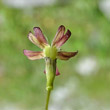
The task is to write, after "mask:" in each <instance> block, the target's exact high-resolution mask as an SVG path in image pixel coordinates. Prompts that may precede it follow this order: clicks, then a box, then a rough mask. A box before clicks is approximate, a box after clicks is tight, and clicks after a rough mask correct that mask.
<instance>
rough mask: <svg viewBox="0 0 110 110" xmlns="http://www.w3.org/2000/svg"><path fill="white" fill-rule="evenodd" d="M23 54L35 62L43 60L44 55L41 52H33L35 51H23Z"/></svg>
mask: <svg viewBox="0 0 110 110" xmlns="http://www.w3.org/2000/svg"><path fill="white" fill-rule="evenodd" d="M23 53H24V55H26V56H27V58H28V59H30V60H37V59H42V58H44V53H43V52H35V51H30V50H24V51H23Z"/></svg>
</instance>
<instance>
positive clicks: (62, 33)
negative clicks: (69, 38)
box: [52, 25, 65, 46]
mask: <svg viewBox="0 0 110 110" xmlns="http://www.w3.org/2000/svg"><path fill="white" fill-rule="evenodd" d="M64 32H65V27H64V26H63V25H61V26H60V27H59V28H58V31H57V33H56V35H55V38H54V39H53V41H52V46H54V45H55V43H56V42H57V41H58V40H59V39H61V37H62V36H63V35H64Z"/></svg>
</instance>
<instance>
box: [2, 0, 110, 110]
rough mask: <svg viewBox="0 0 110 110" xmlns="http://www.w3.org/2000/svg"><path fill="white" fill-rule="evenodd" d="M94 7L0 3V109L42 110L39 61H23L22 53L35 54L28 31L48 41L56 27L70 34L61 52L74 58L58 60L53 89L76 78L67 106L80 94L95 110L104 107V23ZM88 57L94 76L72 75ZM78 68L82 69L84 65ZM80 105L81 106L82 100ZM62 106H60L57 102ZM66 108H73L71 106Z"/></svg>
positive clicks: (107, 67)
mask: <svg viewBox="0 0 110 110" xmlns="http://www.w3.org/2000/svg"><path fill="white" fill-rule="evenodd" d="M63 2H64V1H63ZM99 2H100V1H97V0H96V1H94V0H73V1H70V2H67V3H64V4H62V2H61V3H59V4H55V5H52V6H42V7H36V8H35V7H34V8H27V7H25V8H24V9H16V8H12V7H8V6H6V5H4V4H3V3H0V107H2V105H3V104H10V103H11V104H15V105H17V106H19V107H21V108H24V109H26V110H28V109H29V110H35V109H34V108H37V109H39V110H43V109H44V105H45V96H46V95H45V94H46V92H45V85H46V79H45V75H44V73H43V71H44V68H45V65H44V60H38V61H30V60H28V59H27V58H26V57H25V56H24V55H23V49H29V50H35V51H39V50H40V49H39V48H38V47H36V46H35V45H33V44H32V43H31V42H30V41H29V40H28V38H27V35H28V32H29V31H30V30H31V31H33V30H32V29H33V27H35V26H39V27H40V28H41V29H42V31H43V33H44V34H45V36H47V38H48V41H49V42H50V41H51V40H52V39H53V37H54V36H55V33H56V31H57V28H58V26H60V25H61V24H63V25H64V26H65V27H66V28H68V29H70V30H71V32H72V35H71V38H70V39H69V40H68V41H67V43H66V44H65V45H64V46H63V47H62V49H64V50H67V51H75V50H78V51H79V53H78V55H77V56H76V57H74V58H73V59H71V60H69V61H67V62H64V61H58V68H59V70H60V73H61V75H60V76H59V77H56V81H55V85H54V86H55V87H54V89H55V90H57V88H59V87H64V85H65V84H66V83H68V81H69V80H70V79H71V83H74V79H77V81H76V80H75V81H76V82H78V84H77V85H78V87H77V88H78V89H76V93H75V94H74V92H73V93H72V94H71V95H69V96H68V101H69V100H70V101H71V105H72V101H73V100H77V97H78V96H81V95H82V96H83V95H84V96H86V97H88V99H91V100H95V101H96V102H98V103H99V105H102V104H103V105H102V106H103V107H104V106H107V107H108V105H107V104H108V103H109V102H110V86H109V85H110V19H108V18H106V17H105V16H104V14H103V13H102V12H101V11H100V9H99V5H98V4H99ZM88 57H89V58H90V59H91V60H92V61H93V59H94V60H95V64H96V66H95V67H94V68H93V70H94V71H92V72H91V73H89V75H88V74H81V73H80V71H78V70H80V69H81V68H80V66H79V65H80V62H81V61H82V60H83V59H86V58H88ZM92 58H93V59H92ZM91 60H90V61H91ZM82 63H84V64H85V60H84V62H82ZM93 64H94V63H93ZM90 67H91V63H90V65H89V64H88V63H87V66H86V68H90ZM76 68H77V69H76ZM82 70H83V69H82ZM86 72H89V71H86ZM83 73H84V72H83ZM72 81H73V82H72ZM61 94H62V93H61ZM78 98H79V97H78ZM72 99H73V100H72ZM81 100H82V102H83V98H82V99H81ZM81 100H80V101H81ZM62 103H65V102H63V100H62ZM90 103H92V102H91V101H90ZM77 104H79V102H78V103H77ZM59 105H60V103H59ZM62 105H63V104H62ZM72 107H73V109H74V108H75V106H72ZM78 107H79V108H78ZM78 107H76V109H77V110H82V108H81V107H80V104H79V105H78ZM103 107H102V108H101V109H100V110H109V109H110V108H109V109H103ZM109 107H110V106H109ZM62 108H63V106H62V107H61V109H62ZM24 109H23V110H24ZM73 109H72V110H73ZM9 110H10V109H9ZM20 110H21V109H20ZM53 110H54V109H53ZM56 110H57V109H56ZM58 110H59V109H58ZM68 110H71V109H68ZM87 110H92V109H87ZM95 110H99V109H97V108H96V109H95Z"/></svg>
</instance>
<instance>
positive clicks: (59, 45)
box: [55, 30, 71, 48]
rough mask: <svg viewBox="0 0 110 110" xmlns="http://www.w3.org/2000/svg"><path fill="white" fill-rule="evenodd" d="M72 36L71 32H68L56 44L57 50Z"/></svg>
mask: <svg viewBox="0 0 110 110" xmlns="http://www.w3.org/2000/svg"><path fill="white" fill-rule="evenodd" d="M70 36H71V32H70V30H67V32H66V34H65V35H63V36H62V37H61V38H60V39H59V40H58V41H57V42H56V43H55V46H56V47H57V48H59V47H61V46H62V45H63V44H64V43H65V42H66V41H67V40H68V39H69V37H70Z"/></svg>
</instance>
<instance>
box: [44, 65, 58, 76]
mask: <svg viewBox="0 0 110 110" xmlns="http://www.w3.org/2000/svg"><path fill="white" fill-rule="evenodd" d="M44 74H46V70H44ZM58 75H60V72H59V70H58V68H57V67H56V76H58Z"/></svg>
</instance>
